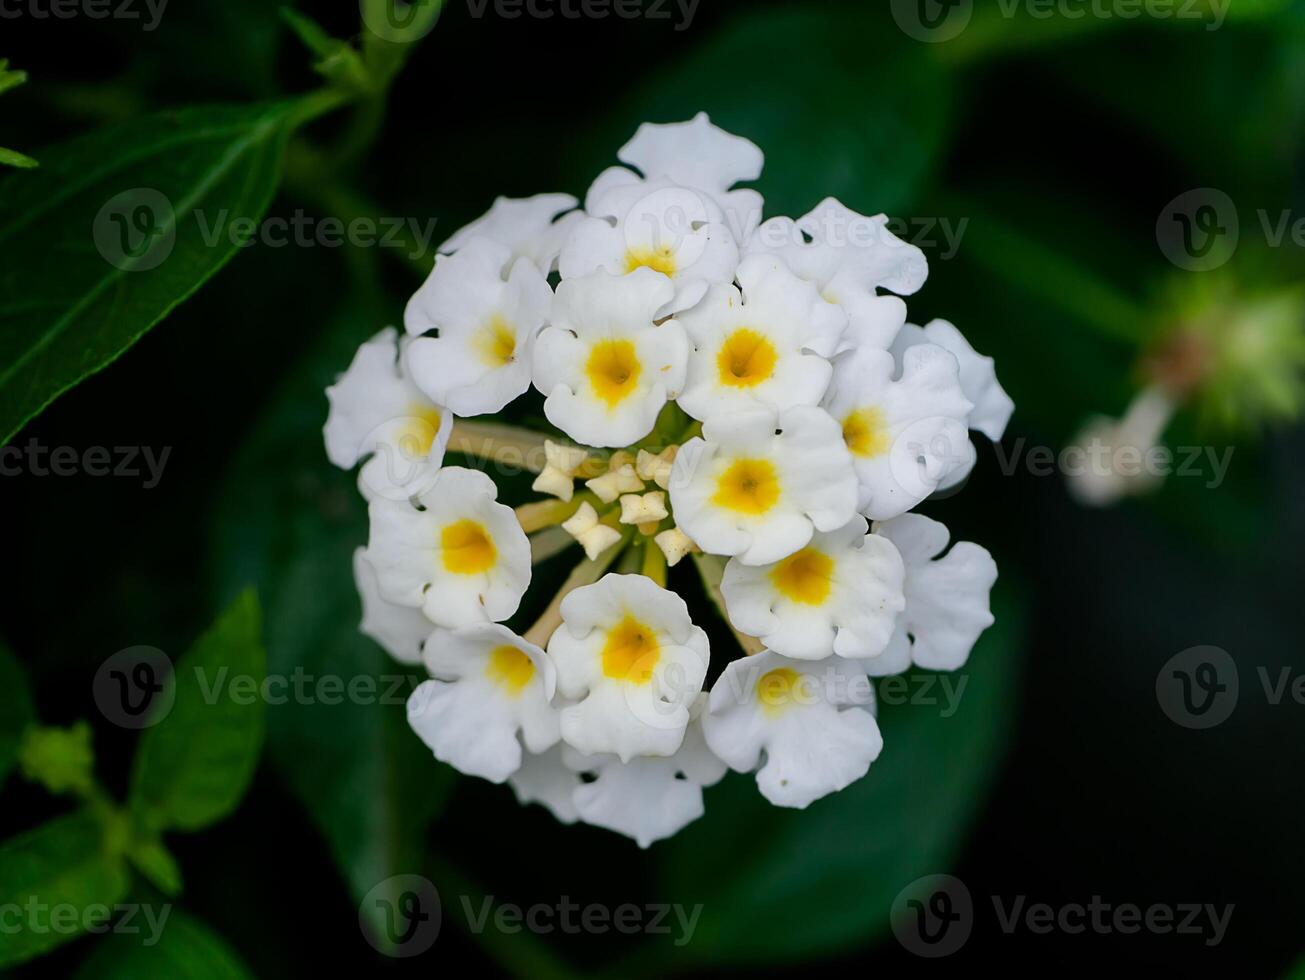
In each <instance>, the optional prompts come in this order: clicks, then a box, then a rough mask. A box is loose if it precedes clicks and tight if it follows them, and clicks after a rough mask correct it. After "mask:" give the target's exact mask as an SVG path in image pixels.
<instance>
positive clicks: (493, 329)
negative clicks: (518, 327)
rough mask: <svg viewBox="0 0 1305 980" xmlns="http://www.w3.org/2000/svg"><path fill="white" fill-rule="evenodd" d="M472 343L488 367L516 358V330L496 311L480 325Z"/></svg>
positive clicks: (506, 362) (497, 365)
mask: <svg viewBox="0 0 1305 980" xmlns="http://www.w3.org/2000/svg"><path fill="white" fill-rule="evenodd" d="M472 343H473V345H474V346H475V348H476V352H477V353H478V354H480V359H481V360H482V361H484V362H485V363H486V364H488V365H489V366H490V367H496V368H497V367H503V366H504V365H506V364H511V363H512V362H513V361H514V360H516V357H517V335H516V331H515V330H513V329H512V325H511V324H510V323H508V322H507V321H506V320H504V319H503V317H502V316H501V315H500V314H498V313H495V314H494V315H493V316H492V317H490V318H489V320H487V321H486V322H485V323H484V324H482V325H481V327H480V329H479V330H477V331H476V334H475V337H474V339H473V341H472Z"/></svg>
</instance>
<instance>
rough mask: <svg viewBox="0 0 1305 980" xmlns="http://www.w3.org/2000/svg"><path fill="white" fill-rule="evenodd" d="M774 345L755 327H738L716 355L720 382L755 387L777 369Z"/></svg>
mask: <svg viewBox="0 0 1305 980" xmlns="http://www.w3.org/2000/svg"><path fill="white" fill-rule="evenodd" d="M776 359H777V355H776V353H775V345H774V344H772V343H771V342H770V341H769V340H767V339H766V338H765V337H764V336H762V335H761V334H759V333H758V332H757V331H755V330H750V329H748V328H747V327H741V328H740V329H738V330H735V331H734V332H733V333H732V334H730V335H729V337H727V338H726V340H725V343H724V344H722V345H721V349H720V352H719V353H717V355H716V367H717V369H718V371H719V372H720V383H721V384H723V385H728V386H729V387H731V388H752V387H755V386H756V385H759V384H761V382H763V381H768V380H769V379H770V377H771V375H773V374H774V373H775V361H776Z"/></svg>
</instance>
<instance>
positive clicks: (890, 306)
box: [743, 197, 929, 350]
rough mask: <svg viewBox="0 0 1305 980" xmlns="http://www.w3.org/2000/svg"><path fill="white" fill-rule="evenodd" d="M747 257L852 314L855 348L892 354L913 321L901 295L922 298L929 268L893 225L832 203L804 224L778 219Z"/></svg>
mask: <svg viewBox="0 0 1305 980" xmlns="http://www.w3.org/2000/svg"><path fill="white" fill-rule="evenodd" d="M743 252H744V255H758V254H763V255H775V256H778V257H779V258H781V259H783V260H784V262H785V264H786V265H788V267H789V268H790V269H792V270H793V271H794V272H795V273H796V274H797V275H798V276H800V277H801V278H803V279H806V280H808V281H810V282H813V283H815V284H816V286H817V287H818V288H819V290H820V293H821V295H822V296H824V298H825V299H827V300H829V301H830V302H832V303H837V304H839V305H840V306H842V307H843V309H844V310H845V311H846V312H847V316H848V320H849V326H848V340H849V344H848V346H849V347H850V346H853V345H857V346H869V347H877V348H880V349H881V350H886V349H887V348H888V346H889V344H891V343H892V342H893V338H894V337H895V336H896V334H897V331H898V330H899V329H900V328H901V326H902V324H904V323H905V322H906V304H905V303H903V302H902V301H901V300H900V299H898V298H897V297H895V296H882V295H880V294H879V292H878V290H879V289H887V290H890V291H892V292H894V293H897V294H898V295H900V296H909V295H911V294H912V293H914V292H916V291H917V290H918V289H919V288H920V287H921V286H922V285H924V281H925V279H926V278H927V277H928V275H929V263H928V261H927V260H926V259H925V257H924V253H923V252H921V251H920V250H919V249H918V248H916V247H915V246H914V245H909V244H907V243H906V242H904V241H902V240H901V239H900V238H898V237H897V236H896V235H894V234H893V233H892V232H890V231H889V230H888V218H887V217H886V216H885V215H882V214H879V215H875V216H873V217H869V216H866V215H862V214H857V213H856V212H855V211H853V210H851V209H850V208H848V207H846V206H845V205H843V204H842V203H840V202H839V201H838V200H836V199H835V198H832V197H827V198H825V200H823V201H821V202H820V203H819V204H818V205H816V207H815V208H814V209H813V210H812V211H810V212H808V213H807V214H804V215H803V216H802V217H801V218H799V219H798V220H797V221H794V220H793V219H792V218H785V217H776V218H771V219H770V220H769V221H766V222H764V223H763V224H762V225H761V227H760V228H758V229H757V230H756V231H755V232H753V233H752V235H751V236H750V237H749V238H748V240H747V242H746V243H745V247H744V250H743Z"/></svg>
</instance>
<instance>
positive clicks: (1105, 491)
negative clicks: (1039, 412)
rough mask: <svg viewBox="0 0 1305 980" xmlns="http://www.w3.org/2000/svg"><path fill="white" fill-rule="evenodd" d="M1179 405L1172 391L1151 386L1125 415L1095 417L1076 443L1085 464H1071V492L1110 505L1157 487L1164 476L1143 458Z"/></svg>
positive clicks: (1068, 477) (1086, 500)
mask: <svg viewBox="0 0 1305 980" xmlns="http://www.w3.org/2000/svg"><path fill="white" fill-rule="evenodd" d="M1176 408H1177V405H1175V403H1174V399H1173V397H1172V396H1171V395H1170V394H1169V393H1168V392H1166V391H1163V390H1162V389H1160V388H1157V387H1151V388H1145V389H1143V390H1142V391H1141V392H1139V393H1138V395H1137V397H1136V398H1134V399H1133V401H1132V403H1131V404H1130V405H1129V406H1128V410H1127V411H1126V412H1125V413H1124V417H1123V418H1121V419H1112V418H1109V417H1106V416H1097V417H1095V418H1092V419H1089V420H1088V422H1087V424H1086V425H1084V427H1083V431H1082V432H1080V433H1079V434H1078V437H1077V438H1076V439H1075V440H1074V441H1073V443H1072V444H1071V446H1072V447H1074V448H1078V449H1080V450H1081V451H1082V456H1083V463H1082V465H1081V466H1076V467H1072V468H1070V467H1067V468H1066V474H1065V476H1066V485H1067V486H1068V487H1069V492H1070V493H1071V494H1072V495H1073V496H1074V498H1075V499H1076V500H1078V502H1079V503H1082V504H1087V505H1088V506H1090V507H1108V506H1109V505H1111V504H1114V503H1117V502H1119V501H1120V500H1122V499H1123V498H1124V497H1128V496H1135V495H1137V494H1142V493H1146V492H1147V491H1148V490H1152V489H1154V488H1155V487H1156V485H1157V484H1158V483H1159V482H1160V479H1161V477H1160V475H1158V474H1157V473H1155V472H1151V471H1149V470H1148V467H1146V466H1144V465H1143V463H1144V462H1145V461H1146V460H1147V459H1148V458H1149V457H1150V455H1151V453H1152V452H1153V451H1154V450H1155V447H1156V446H1157V445H1158V444H1159V442H1160V437H1161V436H1162V435H1163V434H1164V431H1165V429H1166V428H1168V426H1169V421H1170V419H1172V418H1173V415H1174V411H1175V409H1176ZM1130 460H1131V461H1130Z"/></svg>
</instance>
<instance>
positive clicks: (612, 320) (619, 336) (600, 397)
mask: <svg viewBox="0 0 1305 980" xmlns="http://www.w3.org/2000/svg"><path fill="white" fill-rule="evenodd" d="M673 292H674V287H672V285H671V283H670V281H669V280H668V279H667V278H666V277H665V276H662V275H659V274H657V273H655V272H652V271H650V270H648V269H639V270H636V271H635V272H632V273H630V274H629V275H625V276H609V275H607V274H606V273H602V272H598V273H594V274H593V275H590V276H585V277H584V278H583V279H568V280H566V281H564V282H563V283H561V285H559V286H558V289H557V295H556V297H555V298H554V302H553V315H552V325H551V326H549V327H547V328H545V329H544V331H543V333H541V334H540V335H539V340H538V342H537V343H536V345H535V357H534V380H535V387H536V388H538V389H539V390H540V391H541V392H543V393H544V395H545V401H544V414H545V415H546V416H548V420H549V421H550V422H552V423H553V424H554V425H556V426H557V427H558V428H560V429H561V430H562V431H563V432H565V433H566V434H567V435H569V436H570V437H571V438H572V439H574V440H575V441H576V442H578V443H581V444H583V445H587V446H626V445H629V444H630V443H633V442H637V441H638V440H639V439H642V438H643V437H644V436H646V435H647V434H648V433H649V432H651V431H652V428H653V425H654V423H655V422H656V421H657V415H658V413H659V412H660V411H661V410H662V406H663V405H665V404H666V401H667V399H668V398H671V397H674V396H675V395H677V394H678V393H679V391H680V389H681V388H682V387H683V386H684V369H685V362H686V360H687V359H688V353H689V342H688V339H687V338H686V337H685V335H684V328H683V327H681V326H680V325H679V324H678V323H676V322H675V321H674V320H667V321H665V322H663V323H661V324H660V325H658V324H655V323H654V322H653V318H654V315H655V314H656V311H657V309H658V307H660V306H661V305H662V304H664V303H665V302H667V301H668V300H669V299H670V297H671V294H672V293H673Z"/></svg>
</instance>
